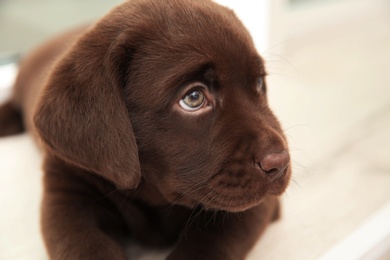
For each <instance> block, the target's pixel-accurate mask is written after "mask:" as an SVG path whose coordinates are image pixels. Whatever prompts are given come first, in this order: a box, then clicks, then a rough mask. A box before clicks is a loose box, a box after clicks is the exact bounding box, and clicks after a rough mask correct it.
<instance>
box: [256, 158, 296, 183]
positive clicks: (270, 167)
mask: <svg viewBox="0 0 390 260" xmlns="http://www.w3.org/2000/svg"><path fill="white" fill-rule="evenodd" d="M289 163H290V155H289V153H288V152H287V151H283V152H281V153H272V154H268V155H266V156H265V157H264V158H263V159H261V160H260V163H259V166H260V168H261V169H262V170H263V171H264V172H265V174H266V175H268V177H269V178H270V180H271V181H274V180H276V179H278V178H280V177H282V176H283V175H284V173H285V170H286V168H287V166H288V165H289Z"/></svg>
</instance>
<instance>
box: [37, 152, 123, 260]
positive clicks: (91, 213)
mask: <svg viewBox="0 0 390 260" xmlns="http://www.w3.org/2000/svg"><path fill="white" fill-rule="evenodd" d="M44 170H45V177H44V185H45V190H44V199H43V204H42V217H41V224H42V232H43V237H44V242H45V244H46V249H47V251H48V254H49V256H50V259H75V260H76V259H83V260H85V259H93V260H96V259H102V260H103V259H126V256H125V251H124V249H123V247H122V246H121V244H120V242H119V241H120V240H119V238H120V237H121V234H120V231H121V230H122V231H123V230H125V227H124V226H123V225H122V220H121V218H120V217H119V215H118V214H116V213H117V212H116V208H115V207H113V206H112V204H111V203H110V201H108V200H107V199H106V198H105V196H104V194H101V193H100V192H99V191H98V190H97V189H96V188H95V187H94V186H91V185H90V183H89V182H88V181H87V180H86V179H83V178H82V177H81V178H80V175H81V174H89V173H86V172H82V171H81V170H80V175H79V176H78V175H77V174H78V173H77V169H74V168H72V167H69V166H66V165H65V164H61V163H58V162H55V161H53V160H47V159H46V161H45V166H44ZM75 172H76V173H75Z"/></svg>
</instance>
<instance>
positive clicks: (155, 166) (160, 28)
mask: <svg viewBox="0 0 390 260" xmlns="http://www.w3.org/2000/svg"><path fill="white" fill-rule="evenodd" d="M164 11H165V13H169V16H165V15H161V13H164V12H161V11H160V12H158V13H156V14H154V17H155V24H156V25H155V27H154V28H153V29H150V28H149V30H145V35H144V37H145V38H147V39H148V40H145V41H143V43H142V46H141V47H140V48H135V50H134V51H133V52H132V61H131V63H130V68H129V73H128V78H127V82H128V84H126V91H125V94H126V104H127V108H128V111H129V115H130V119H131V122H132V125H133V129H134V133H135V137H136V140H137V145H138V153H139V159H140V164H141V169H142V174H143V177H144V179H145V181H146V182H147V183H152V184H154V185H155V186H156V187H157V188H158V189H159V190H160V192H161V193H162V194H163V196H164V197H165V198H166V199H167V200H168V201H170V202H172V203H177V204H183V205H187V206H190V207H194V206H196V205H202V206H204V207H205V208H211V209H222V210H227V211H241V210H245V209H247V208H249V207H252V206H254V205H256V204H258V203H260V202H261V201H262V200H263V198H264V197H265V196H268V195H279V194H281V193H282V192H283V191H284V190H285V188H286V186H287V183H288V180H289V177H290V171H291V170H290V167H289V156H288V151H287V150H288V148H287V144H286V139H285V137H284V135H283V133H282V130H281V128H280V125H279V123H278V121H277V120H276V118H275V116H274V115H273V114H272V112H271V111H270V109H269V108H268V104H267V98H266V82H265V76H266V72H265V68H264V62H263V60H262V58H261V57H260V56H259V55H258V54H257V52H256V50H255V48H254V46H253V43H252V40H251V38H250V36H249V35H248V33H247V31H246V30H245V28H244V27H243V26H242V25H241V23H240V22H239V21H238V20H237V18H236V17H235V16H234V14H233V13H232V12H230V11H229V10H227V9H224V8H221V7H219V6H216V5H211V4H210V3H208V4H207V5H200V6H198V5H195V6H191V14H190V15H185V10H184V7H183V6H181V5H177V6H173V7H172V6H171V7H167V9H165V10H164Z"/></svg>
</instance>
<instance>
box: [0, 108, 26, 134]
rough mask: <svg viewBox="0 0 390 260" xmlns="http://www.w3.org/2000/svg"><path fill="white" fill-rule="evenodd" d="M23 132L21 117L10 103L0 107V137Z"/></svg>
mask: <svg viewBox="0 0 390 260" xmlns="http://www.w3.org/2000/svg"><path fill="white" fill-rule="evenodd" d="M23 131H24V127H23V121H22V116H21V114H20V112H19V111H18V110H17V109H16V108H15V107H14V106H13V104H12V103H11V102H7V103H4V104H2V105H1V106H0V136H7V135H13V134H18V133H21V132H23Z"/></svg>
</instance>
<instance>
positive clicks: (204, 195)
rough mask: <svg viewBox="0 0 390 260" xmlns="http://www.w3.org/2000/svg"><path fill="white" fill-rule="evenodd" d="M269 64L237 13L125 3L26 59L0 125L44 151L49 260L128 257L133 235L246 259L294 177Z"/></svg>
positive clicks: (184, 1) (205, 255)
mask: <svg viewBox="0 0 390 260" xmlns="http://www.w3.org/2000/svg"><path fill="white" fill-rule="evenodd" d="M265 77H266V70H265V68H264V61H263V59H262V58H261V57H260V56H259V54H258V53H257V52H256V50H255V47H254V44H253V42H252V40H251V37H250V36H249V34H248V32H247V30H246V29H245V28H244V26H243V25H242V24H241V22H240V21H239V20H238V19H237V17H236V16H235V15H234V13H233V12H232V11H230V10H228V9H226V8H224V7H221V6H219V5H217V4H215V3H213V2H211V1H208V0H196V1H194V0H165V1H159V0H154V1H153V0H131V1H126V2H124V3H123V4H121V5H120V6H118V7H117V8H115V9H113V10H112V11H111V12H110V13H109V14H108V15H107V16H105V17H103V19H101V20H100V21H98V22H97V23H96V24H94V25H93V26H91V27H89V28H81V29H79V30H76V31H73V32H70V33H68V34H66V35H62V36H59V37H57V38H56V39H54V40H52V41H50V42H48V43H47V44H45V45H43V46H42V47H40V48H39V49H37V50H36V51H35V52H34V53H33V54H31V55H30V56H28V57H26V58H25V60H24V61H23V62H22V64H21V67H20V73H19V76H18V78H17V82H16V85H15V92H14V95H13V97H12V100H10V101H9V102H7V103H6V104H4V105H3V106H2V107H1V109H0V126H1V128H0V129H1V130H0V135H6V134H13V133H17V132H20V131H22V130H23V129H25V128H27V130H29V131H30V132H31V133H32V134H33V135H34V136H35V137H36V138H37V140H38V139H39V140H41V142H40V143H41V145H42V148H43V151H44V154H45V160H44V165H43V168H44V172H45V175H44V198H43V203H42V231H43V235H44V240H45V243H46V247H47V251H48V253H49V255H50V257H51V258H52V259H94V260H96V259H126V254H125V250H124V248H125V244H124V241H125V239H124V238H126V237H127V236H129V235H131V237H132V238H133V239H136V240H138V241H140V242H142V243H145V244H148V245H155V246H163V245H169V244H173V243H175V242H176V244H175V247H174V249H173V251H172V252H171V253H170V255H169V256H168V259H180V260H182V259H197V260H198V259H213V260H215V259H223V260H226V259H244V258H245V256H246V255H247V253H248V252H249V251H250V249H251V248H252V246H253V245H254V244H255V242H256V240H257V239H258V237H259V236H260V234H261V233H262V232H263V230H264V229H265V227H266V226H267V225H268V224H269V223H270V222H271V221H273V220H275V219H277V218H278V216H279V202H278V199H277V196H278V195H280V194H282V193H283V192H284V190H285V189H286V186H287V184H288V182H289V179H290V175H291V167H290V158H289V153H288V147H287V143H286V138H285V136H284V135H283V133H282V130H281V127H280V124H279V123H278V121H277V119H276V118H275V116H274V115H273V114H272V112H271V110H270V109H269V107H268V104H267V97H266V92H267V89H266V82H265Z"/></svg>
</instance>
